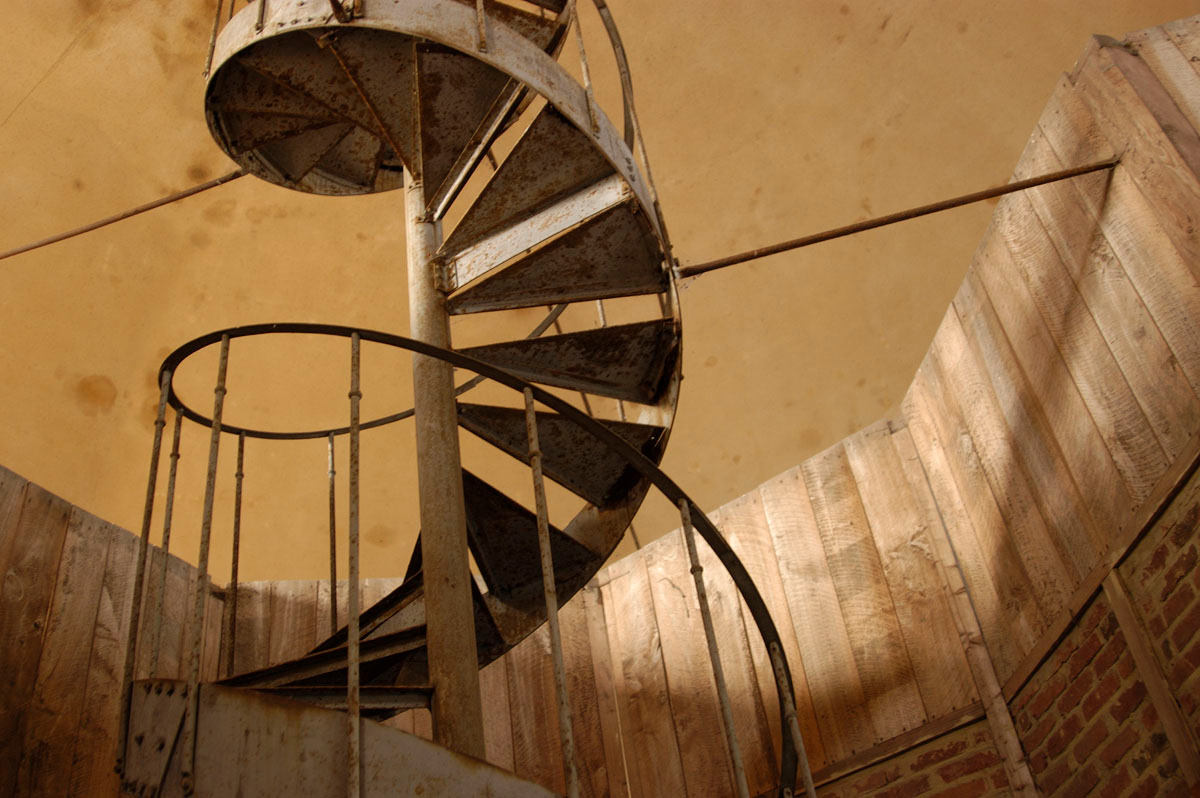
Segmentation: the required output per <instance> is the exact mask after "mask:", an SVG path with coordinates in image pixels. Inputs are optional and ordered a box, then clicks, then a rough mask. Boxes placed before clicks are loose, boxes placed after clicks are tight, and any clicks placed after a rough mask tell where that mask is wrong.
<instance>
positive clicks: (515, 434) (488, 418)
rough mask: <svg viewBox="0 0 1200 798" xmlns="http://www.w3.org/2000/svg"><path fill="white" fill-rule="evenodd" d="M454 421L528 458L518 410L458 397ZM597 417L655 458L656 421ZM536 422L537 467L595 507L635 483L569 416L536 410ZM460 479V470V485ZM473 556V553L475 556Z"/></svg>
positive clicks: (634, 475)
mask: <svg viewBox="0 0 1200 798" xmlns="http://www.w3.org/2000/svg"><path fill="white" fill-rule="evenodd" d="M458 423H459V424H460V425H461V426H462V427H463V428H464V429H467V430H470V431H471V432H473V433H474V434H476V435H478V436H479V437H480V438H483V439H484V440H485V441H487V442H488V443H490V444H492V445H493V446H496V447H497V448H499V449H501V450H503V451H505V452H507V453H508V454H509V455H511V456H513V457H515V458H517V459H518V460H521V461H523V462H524V461H527V460H528V457H529V455H528V452H529V448H528V447H529V443H528V438H527V436H526V429H525V411H524V410H516V409H512V408H507V407H494V406H491V405H473V404H464V403H460V404H459V406H458ZM600 423H602V424H604V426H606V427H608V428H609V429H610V430H612V431H613V432H615V433H616V434H618V435H620V436H621V437H622V438H624V439H625V440H626V441H627V442H628V443H629V444H631V445H632V446H634V447H635V448H636V449H638V450H639V451H641V452H642V453H644V454H645V455H647V456H648V457H651V459H657V458H656V457H655V455H656V447H657V446H658V442H659V441H660V440H661V439H662V436H663V432H664V430H663V428H662V427H656V426H651V425H649V424H631V423H628V422H623V421H601V422H600ZM537 425H538V440H539V441H540V443H541V447H542V469H543V471H544V472H545V474H546V476H547V477H549V478H550V479H552V480H554V481H555V482H557V483H558V484H560V485H562V486H563V487H564V488H566V489H567V490H569V491H571V492H572V493H574V494H576V495H577V496H581V497H582V498H584V499H586V500H587V501H589V502H591V503H592V504H594V505H596V506H597V507H605V506H608V505H609V504H612V503H613V502H616V501H619V500H620V499H621V498H622V497H623V496H624V494H625V493H626V492H627V491H628V490H629V489H630V488H631V487H632V486H633V485H634V484H636V483H637V481H638V474H637V472H636V471H634V470H633V469H632V468H631V467H630V466H629V465H628V464H627V463H626V462H625V460H623V459H622V458H621V457H620V456H619V455H616V454H614V453H612V452H611V451H610V450H609V449H608V448H607V447H605V446H602V445H600V444H599V443H598V442H597V441H596V440H595V438H593V437H592V435H591V434H590V433H588V432H586V431H584V430H583V429H581V428H580V427H579V426H578V425H577V424H575V423H574V422H573V421H570V420H568V419H566V418H564V417H562V416H560V415H558V414H557V413H542V412H539V413H537ZM466 484H467V481H466V476H465V472H464V478H463V486H464V489H465V487H466ZM492 490H494V489H492ZM506 498H507V497H506ZM510 501H511V500H510ZM518 507H519V505H518ZM564 537H565V535H564ZM584 550H585V551H586V549H584ZM478 557H479V555H478V554H476V559H478ZM555 562H557V560H556V561H555ZM481 568H482V566H481ZM485 576H486V575H485Z"/></svg>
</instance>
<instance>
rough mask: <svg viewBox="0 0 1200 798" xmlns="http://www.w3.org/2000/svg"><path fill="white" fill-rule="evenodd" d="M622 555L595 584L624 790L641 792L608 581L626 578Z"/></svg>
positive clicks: (631, 722)
mask: <svg viewBox="0 0 1200 798" xmlns="http://www.w3.org/2000/svg"><path fill="white" fill-rule="evenodd" d="M630 559H631V558H629V557H626V558H624V559H622V560H619V561H617V562H616V563H614V564H612V565H610V566H608V567H607V568H605V569H604V570H602V571H600V573H598V574H597V575H596V586H597V589H598V590H599V592H600V602H601V604H602V605H603V607H604V634H605V637H606V639H607V640H608V650H609V654H610V658H611V662H612V677H613V703H614V704H615V707H616V711H617V728H618V730H619V733H620V735H621V737H620V743H621V761H622V763H623V764H624V766H625V780H626V793H627V794H628V795H630V796H640V795H641V794H642V777H641V767H642V763H641V760H640V758H639V756H638V750H637V749H636V748H634V747H633V745H634V739H633V733H632V732H633V715H632V713H631V711H630V704H629V692H630V689H631V688H630V686H629V685H628V684H627V683H626V680H625V668H624V661H623V657H622V656H621V640H620V636H619V634H618V631H617V619H616V617H615V613H616V600H615V599H614V598H613V589H612V582H614V581H616V580H618V579H628V578H629V560H630Z"/></svg>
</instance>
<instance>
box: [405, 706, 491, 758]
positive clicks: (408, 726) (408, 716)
mask: <svg viewBox="0 0 1200 798" xmlns="http://www.w3.org/2000/svg"><path fill="white" fill-rule="evenodd" d="M415 715H416V710H414V709H409V710H405V711H404V712H401V713H400V714H399V715H394V716H393V717H390V718H388V719H387V720H385V721H384V722H383V725H385V726H391V727H392V728H393V729H399V730H400V731H402V732H408V733H409V734H412V733H413V717H414V716H415ZM489 761H491V760H490V758H489ZM508 770H512V768H511V767H509V768H508Z"/></svg>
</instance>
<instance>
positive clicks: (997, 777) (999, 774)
mask: <svg viewBox="0 0 1200 798" xmlns="http://www.w3.org/2000/svg"><path fill="white" fill-rule="evenodd" d="M1010 786H1012V785H1010V784H1009V783H1008V774H1007V773H1005V772H1004V768H996V771H995V772H994V773H992V788H993V789H995V790H997V791H999V790H1003V791H1005V792H1008V788H1009V787H1010Z"/></svg>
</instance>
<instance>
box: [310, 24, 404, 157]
mask: <svg viewBox="0 0 1200 798" xmlns="http://www.w3.org/2000/svg"><path fill="white" fill-rule="evenodd" d="M326 47H327V48H329V50H330V51H331V52H332V53H333V55H334V57H335V59H340V61H339V64H338V66H339V67H341V69H342V71H343V72H344V73H346V77H348V78H349V79H350V82H351V86H352V87H353V88H352V90H354V91H356V92H357V91H359V90H361V92H362V94H363V95H364V96H365V97H366V101H365V102H366V103H368V108H367V110H368V112H369V113H370V114H371V125H370V127H369V128H365V129H366V130H369V131H370V132H371V133H372V134H373V135H375V136H378V137H380V138H381V139H382V140H383V141H385V142H386V143H387V150H388V152H387V153H386V156H387V157H390V156H391V151H392V150H394V149H395V150H398V152H396V153H395V155H396V157H398V158H399V159H400V160H402V161H403V162H404V163H405V164H408V166H409V169H410V170H411V171H414V172H420V164H418V163H417V159H418V147H417V117H416V114H415V113H414V110H413V95H414V93H415V92H416V66H415V65H416V58H417V56H416V44H415V42H414V41H413V39H412V38H411V37H409V36H402V35H398V34H395V33H389V32H386V31H379V30H369V29H361V28H356V29H351V30H346V31H342V32H340V33H339V35H338V36H337V37H335V38H332V39H330V40H329V41H328V42H327V43H326Z"/></svg>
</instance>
